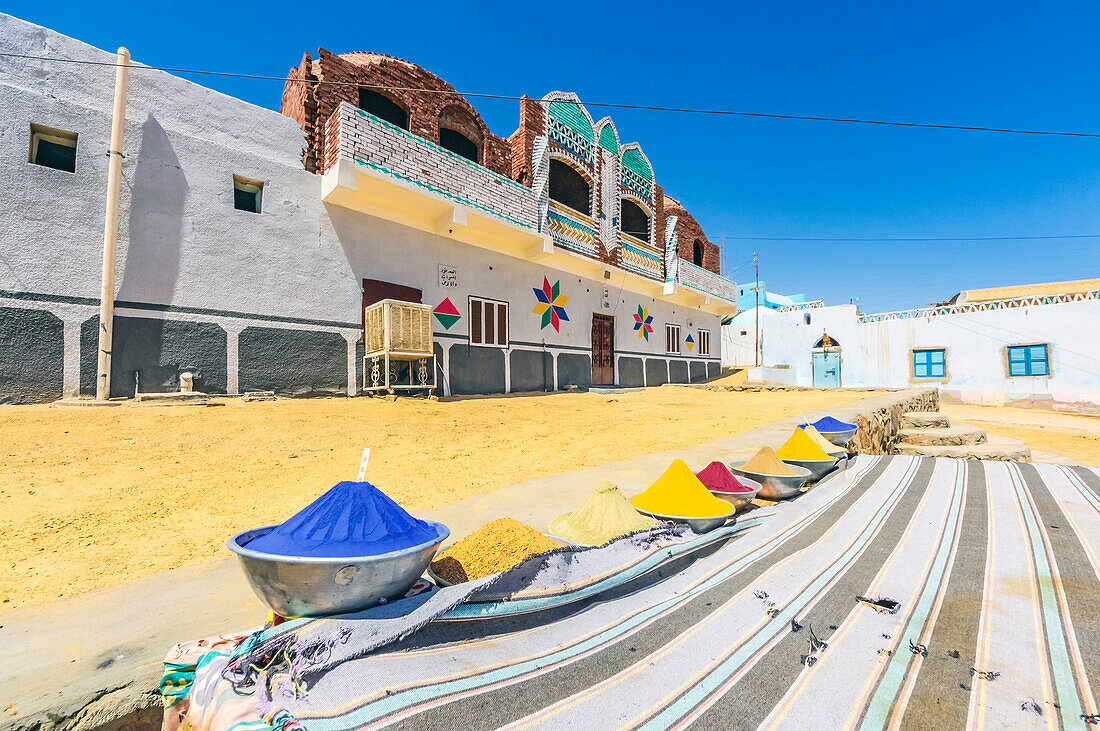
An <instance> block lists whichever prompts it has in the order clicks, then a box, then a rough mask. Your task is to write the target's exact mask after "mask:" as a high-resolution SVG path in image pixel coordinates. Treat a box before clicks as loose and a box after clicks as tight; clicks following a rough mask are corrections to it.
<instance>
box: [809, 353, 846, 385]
mask: <svg viewBox="0 0 1100 731" xmlns="http://www.w3.org/2000/svg"><path fill="white" fill-rule="evenodd" d="M814 385H815V386H820V387H823V388H839V387H840V353H839V352H835V351H823V352H820V353H814Z"/></svg>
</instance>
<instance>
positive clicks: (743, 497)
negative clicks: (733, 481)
mask: <svg viewBox="0 0 1100 731" xmlns="http://www.w3.org/2000/svg"><path fill="white" fill-rule="evenodd" d="M742 482H744V484H745V487H751V488H753V489H752V491H751V492H722V491H720V490H711V491H710V494H711V495H713V496H714V497H716V498H718V499H719V500H725V501H726V502H728V503H730V504H731V505H733V507H734V509H735V510H740V509H741V508H742V507H743V506H745V505H748V504H749V503H751V502H752V501H753V498H755V497H756V496H757V494H758V493H759V492H760V490H762V489H763V487H764V486H763V485H761V484H760V483H759V482H757V481H756V480H751V479H749V478H748V477H745V478H744V479H743V480H742Z"/></svg>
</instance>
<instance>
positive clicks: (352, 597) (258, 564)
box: [228, 520, 451, 617]
mask: <svg viewBox="0 0 1100 731" xmlns="http://www.w3.org/2000/svg"><path fill="white" fill-rule="evenodd" d="M426 522H428V523H431V524H432V525H433V526H435V529H436V532H437V533H438V536H437V537H436V538H435V540H433V541H430V542H428V543H422V544H420V545H418V546H412V547H410V548H404V549H402V550H400V551H392V552H390V553H382V554H379V555H377V556H347V557H341V558H315V557H312V556H280V555H277V554H273V553H263V552H261V551H252V550H249V548H248V543H249V542H250V541H252V540H253V539H255V538H258V537H260V536H262V535H264V534H265V533H267V532H269V531H271V530H273V529H274V528H276V526H274V525H269V526H265V527H263V528H253V529H252V530H246V531H244V532H243V533H238V534H237V535H235V536H233V537H232V538H230V539H229V543H228V546H229V550H230V551H232V552H233V553H235V554H237V557H238V558H239V559H240V561H241V568H243V569H244V574H245V577H246V578H247V579H248V583H249V584H250V585H251V586H252V590H253V591H254V592H256V595H257V596H258V597H260V600H261V601H262V602H263V603H264V604H266V605H267V606H268V607H269V608H270V609H271V610H272V611H274V612H275V613H276V614H278V615H279V616H281V617H314V616H319V615H325V614H343V613H346V612H357V611H360V610H362V609H366V608H368V607H371V606H374V605H375V604H377V603H378V602H379V601H380V600H382V599H386V600H387V601H390V600H393V599H400V598H401V597H403V596H404V595H405V592H407V591H408V590H409V587H410V586H412V585H413V584H414V583H416V580H417V579H419V578H420V576H421V575H422V574H423V573H424V569H426V568H427V567H428V564H429V563H431V561H432V558H433V557H434V556H435V552H436V550H437V549H438V548H439V544H441V543H443V541H445V540H447V537H448V536H449V535H451V531H450V529H449V528H447V526H445V525H443V524H442V523H437V522H435V521H433V520H429V521H426Z"/></svg>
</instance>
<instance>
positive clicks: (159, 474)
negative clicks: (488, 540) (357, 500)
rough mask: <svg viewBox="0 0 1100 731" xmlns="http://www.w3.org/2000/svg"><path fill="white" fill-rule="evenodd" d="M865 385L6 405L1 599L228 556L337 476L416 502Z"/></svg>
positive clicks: (700, 437)
mask: <svg viewBox="0 0 1100 731" xmlns="http://www.w3.org/2000/svg"><path fill="white" fill-rule="evenodd" d="M869 395H871V394H869V393H861V392H843V391H838V392H817V391H806V392H766V391H765V392H740V393H730V392H721V391H706V390H702V389H695V388H685V387H663V388H654V389H648V390H646V391H644V392H632V393H622V394H614V395H598V394H581V393H577V394H551V395H534V396H524V397H515V396H512V397H494V398H469V399H457V400H445V401H426V400H412V399H408V400H399V401H396V402H391V401H386V400H381V399H365V398H360V399H313V400H280V401H275V402H256V403H247V404H246V403H242V402H241V401H239V400H236V399H224V400H219V401H218V402H217V403H219V404H221V405H219V406H217V407H199V406H179V405H177V406H147V405H126V406H120V407H111V408H72V407H69V408H59V407H48V406H0V434H3V439H2V440H0V455H2V457H3V465H4V470H3V471H2V472H0V611H2V610H4V609H11V608H14V607H16V606H20V605H24V604H33V603H38V602H43V601H47V600H50V599H55V598H57V597H63V596H69V595H72V594H77V593H80V592H83V591H88V590H89V589H94V588H97V587H102V586H110V585H114V584H118V583H121V582H123V581H127V580H129V579H133V578H136V577H139V576H143V575H146V574H150V573H153V572H156V571H163V570H166V569H171V568H176V567H179V566H183V565H185V564H188V563H192V562H196V561H202V560H206V559H210V558H217V557H220V556H226V555H228V551H227V550H226V549H225V541H226V539H227V538H228V537H229V536H230V535H232V534H233V533H236V532H238V531H241V530H244V529H246V528H252V527H256V526H260V525H268V524H271V523H276V522H280V521H282V520H283V519H285V518H287V517H289V516H290V515H292V514H293V513H294V512H296V511H297V510H299V509H300V508H301V507H303V506H305V505H306V504H308V503H309V502H310V501H311V500H313V499H314V498H315V497H317V496H318V495H320V494H321V493H322V492H324V490H326V489H327V488H328V487H330V486H331V485H333V484H334V483H335V482H337V481H339V480H341V479H354V478H355V475H356V472H357V470H358V465H359V456H360V453H361V452H362V449H363V447H364V446H370V447H371V463H370V469H369V470H368V479H370V480H371V481H372V482H374V483H375V484H377V485H378V486H379V487H381V488H382V489H383V490H385V491H386V493H387V494H389V495H390V496H391V497H393V498H394V499H395V500H397V501H398V502H400V503H401V504H402V505H404V506H405V507H408V508H410V509H416V508H428V507H439V506H442V505H446V504H448V503H451V502H455V501H457V500H461V499H463V498H466V497H470V496H473V495H479V494H484V493H486V492H490V491H492V490H496V489H498V488H501V487H504V486H507V485H511V484H514V483H517V482H522V481H524V480H526V479H530V478H533V477H539V476H543V475H549V474H555V473H558V472H563V471H567V470H573V469H579V468H582V467H589V466H594V465H599V464H604V463H606V462H611V461H616V460H624V459H631V458H634V457H637V456H640V455H643V454H647V453H650V452H655V451H660V450H666V449H674V448H676V447H678V446H684V445H694V444H698V443H701V442H704V441H707V440H709V439H715V438H719V437H723V436H732V435H734V434H739V433H741V432H743V431H746V430H748V429H751V428H753V427H755V426H759V425H761V424H766V423H768V422H771V421H774V420H776V419H780V418H785V417H788V416H794V415H796V414H798V413H799V411H807V412H808V411H813V410H816V409H825V408H828V407H830V406H836V405H839V404H844V403H850V402H852V401H857V400H859V399H862V398H865V397H867V396H869Z"/></svg>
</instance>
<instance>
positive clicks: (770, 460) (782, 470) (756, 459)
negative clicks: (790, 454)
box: [741, 447, 796, 477]
mask: <svg viewBox="0 0 1100 731" xmlns="http://www.w3.org/2000/svg"><path fill="white" fill-rule="evenodd" d="M741 469H743V470H745V471H746V472H755V473H757V474H759V475H779V476H782V477H789V476H791V475H794V474H796V473H795V471H794V470H792V469H791V468H790V467H788V466H787V465H786V464H785V463H784V462H783V460H781V459H779V456H778V455H777V454H776V453H775V450H774V449H772V448H771V447H761V448H760V451H759V452H757V453H756V454H754V455H753V456H752V459H750V460H749V461H748V462H746V463H745V464H743V465H741Z"/></svg>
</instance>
